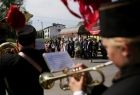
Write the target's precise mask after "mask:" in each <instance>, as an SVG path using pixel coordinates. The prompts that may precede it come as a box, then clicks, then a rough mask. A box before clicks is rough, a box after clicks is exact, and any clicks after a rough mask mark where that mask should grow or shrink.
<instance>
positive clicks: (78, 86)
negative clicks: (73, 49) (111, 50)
mask: <svg viewBox="0 0 140 95" xmlns="http://www.w3.org/2000/svg"><path fill="white" fill-rule="evenodd" d="M84 68H86V66H85V65H84V64H75V65H74V66H73V70H72V71H73V72H77V71H80V70H82V69H84ZM84 85H85V73H84V72H82V73H78V74H73V76H71V77H70V79H69V87H70V89H71V91H72V92H75V91H81V90H83V88H84Z"/></svg>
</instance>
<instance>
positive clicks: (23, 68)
mask: <svg viewBox="0 0 140 95" xmlns="http://www.w3.org/2000/svg"><path fill="white" fill-rule="evenodd" d="M35 38H36V30H35V28H34V27H33V26H31V25H25V26H24V27H23V28H22V29H20V30H18V31H17V42H16V43H17V47H18V49H19V54H3V55H2V56H1V57H0V82H2V83H0V95H6V94H5V91H6V90H7V92H8V95H43V94H44V92H43V88H42V87H41V86H40V84H39V81H38V79H39V75H40V74H41V73H42V72H44V71H49V69H48V67H47V65H46V63H45V61H44V59H43V57H42V53H41V52H40V51H38V50H36V49H35ZM28 59H30V60H32V61H33V62H31V61H29V60H28ZM35 65H36V66H35Z"/></svg>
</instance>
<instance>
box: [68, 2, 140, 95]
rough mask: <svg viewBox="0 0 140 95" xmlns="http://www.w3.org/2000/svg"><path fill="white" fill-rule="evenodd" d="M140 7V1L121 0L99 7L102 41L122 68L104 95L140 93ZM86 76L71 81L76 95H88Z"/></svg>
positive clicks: (139, 94) (109, 55)
mask: <svg viewBox="0 0 140 95" xmlns="http://www.w3.org/2000/svg"><path fill="white" fill-rule="evenodd" d="M139 6H140V0H119V1H115V2H113V3H110V4H107V5H103V6H102V7H101V8H100V26H101V32H100V35H101V37H102V43H103V45H104V46H105V48H106V50H107V54H108V55H107V56H108V58H109V59H110V60H111V61H112V62H113V64H114V65H115V66H116V67H117V68H118V69H119V72H117V73H116V76H115V77H114V79H113V84H112V85H111V86H110V87H109V88H108V89H107V90H105V91H103V92H102V94H101V95H140V28H139V22H140V11H138V9H139ZM84 79H85V77H84V76H83V77H81V79H80V81H76V80H74V78H72V80H70V84H71V85H70V88H71V89H72V91H73V92H74V95H85V93H86V92H84V87H85V86H83V85H84ZM94 93H96V91H95V90H94ZM91 95H95V94H91Z"/></svg>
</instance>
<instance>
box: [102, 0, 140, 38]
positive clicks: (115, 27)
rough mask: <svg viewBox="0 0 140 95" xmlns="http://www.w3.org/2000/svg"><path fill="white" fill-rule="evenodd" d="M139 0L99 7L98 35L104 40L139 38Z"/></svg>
mask: <svg viewBox="0 0 140 95" xmlns="http://www.w3.org/2000/svg"><path fill="white" fill-rule="evenodd" d="M139 8H140V0H118V1H116V2H112V3H108V4H105V5H102V6H101V7H100V28H101V32H100V35H101V36H102V37H106V38H112V37H127V38H133V37H137V36H140V24H139V23H140V11H139Z"/></svg>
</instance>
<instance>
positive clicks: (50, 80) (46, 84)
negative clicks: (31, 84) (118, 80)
mask: <svg viewBox="0 0 140 95" xmlns="http://www.w3.org/2000/svg"><path fill="white" fill-rule="evenodd" d="M111 64H112V62H111V61H109V62H106V63H103V64H100V65H97V66H93V67H89V68H85V69H82V70H79V71H76V72H69V73H66V74H62V75H59V76H53V74H52V73H48V72H45V73H42V74H41V75H40V76H39V82H40V84H41V86H42V87H43V88H44V89H50V88H52V87H53V86H54V82H55V81H56V80H61V79H63V78H67V77H69V76H72V75H74V74H79V73H82V72H89V71H97V72H98V73H99V74H100V75H101V78H102V79H101V81H100V82H99V81H97V80H94V81H92V83H90V84H88V85H91V84H92V85H99V84H101V83H103V82H104V80H105V77H104V74H103V72H102V71H101V70H99V69H100V68H103V67H105V66H109V65H111ZM60 85H62V84H61V83H60ZM60 88H61V87H60ZM61 89H63V90H65V89H66V88H61Z"/></svg>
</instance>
